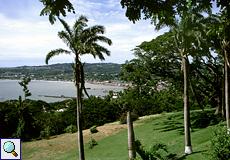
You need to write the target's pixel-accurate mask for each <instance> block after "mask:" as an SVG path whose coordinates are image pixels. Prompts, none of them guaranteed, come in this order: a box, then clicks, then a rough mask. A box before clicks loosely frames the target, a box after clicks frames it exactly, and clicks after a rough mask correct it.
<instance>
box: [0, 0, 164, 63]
mask: <svg viewBox="0 0 230 160" xmlns="http://www.w3.org/2000/svg"><path fill="white" fill-rule="evenodd" d="M10 1H12V2H13V0H10ZM20 2H21V3H22V4H26V3H28V5H25V6H26V7H27V8H23V5H22V6H20V7H18V8H17V6H7V5H6V4H5V5H6V7H9V8H12V7H13V8H14V13H15V14H14V15H15V17H14V15H13V14H9V13H8V12H7V10H6V9H5V10H1V6H0V21H1V22H3V23H2V24H1V25H0V30H1V38H0V59H1V63H0V67H11V66H15V65H27V64H31V63H32V62H34V63H35V64H36V65H39V64H40V65H44V59H45V56H46V54H47V53H48V52H49V51H50V50H52V49H56V48H64V49H68V48H67V47H66V45H65V44H64V43H63V42H62V41H61V40H60V39H59V38H58V36H57V32H58V31H61V30H63V29H64V28H63V26H62V25H61V23H60V22H58V21H57V22H56V23H55V24H54V25H51V24H50V23H49V20H48V16H39V14H40V11H41V9H42V8H43V5H42V4H41V3H40V2H39V1H36V2H35V1H33V2H32V1H29V0H21V1H20ZM71 2H72V3H73V5H74V8H75V11H76V14H75V15H74V14H72V13H68V14H67V17H64V18H63V19H64V20H65V21H66V22H67V23H68V24H69V25H70V26H71V27H72V25H73V23H74V21H75V20H76V18H77V17H79V16H80V15H81V14H83V15H86V16H87V17H88V19H89V22H88V25H89V26H92V25H103V26H105V28H106V33H105V35H104V36H106V37H108V38H110V39H111V40H112V41H113V45H112V46H108V45H104V44H103V46H105V47H106V48H108V49H109V50H110V51H111V56H110V57H107V56H105V58H106V61H104V62H115V63H124V62H125V60H127V59H128V60H130V59H131V58H133V57H134V56H133V54H132V51H130V50H131V49H133V48H135V47H136V46H137V45H139V44H140V43H141V42H143V41H146V40H147V41H149V40H151V39H152V38H155V37H156V36H157V35H159V34H160V33H161V32H155V31H154V26H153V25H151V24H150V21H139V22H137V23H136V24H133V23H132V22H131V21H129V20H128V19H127V18H126V17H125V10H122V7H121V5H120V1H118V0H101V1H97V2H96V1H93V0H84V1H83V0H72V1H71ZM12 4H13V3H12ZM25 6H24V7H25ZM17 14H18V16H16V15H17ZM22 59H23V60H22ZM10 60H11V61H10ZM14 60H18V62H17V63H15V61H14ZM82 60H83V61H85V62H90V63H92V62H100V60H98V59H96V60H95V59H94V58H93V57H92V56H90V55H87V56H83V57H82ZM3 61H4V63H2V62H3ZM5 61H9V63H6V62H5ZM72 61H73V56H67V55H60V56H56V57H54V58H52V59H51V60H50V63H64V62H72ZM3 64H4V65H6V64H7V66H4V65H3Z"/></svg>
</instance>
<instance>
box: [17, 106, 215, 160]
mask: <svg viewBox="0 0 230 160" xmlns="http://www.w3.org/2000/svg"><path fill="white" fill-rule="evenodd" d="M197 112H198V111H193V112H191V121H192V124H194V125H192V132H191V137H192V149H193V152H194V153H193V154H191V155H185V154H184V128H183V113H182V112H177V113H166V114H162V115H154V116H146V117H141V118H140V119H139V120H137V121H135V123H134V126H135V127H134V132H135V138H136V139H139V140H140V141H141V143H142V144H143V145H144V148H145V149H147V150H148V149H149V147H150V146H151V145H152V144H154V143H155V142H164V143H165V144H166V145H167V146H168V150H169V153H170V154H173V155H174V157H175V156H177V158H176V159H178V160H182V159H189V160H193V159H194V160H195V159H196V160H200V159H202V160H205V159H208V158H207V157H205V156H203V154H202V153H204V152H205V150H207V149H209V148H208V147H207V146H208V145H210V139H212V138H213V133H212V129H213V126H208V125H207V126H202V127H200V126H199V122H197V121H196V118H195V117H196V116H197V115H196V113H197ZM211 112H214V111H213V110H212V111H211ZM98 130H99V132H97V133H94V134H91V133H90V132H89V130H85V131H84V132H83V134H84V142H85V158H86V159H88V160H128V142H127V130H126V125H120V124H119V123H118V122H115V123H111V124H106V125H104V126H100V127H98ZM91 139H95V140H96V141H97V143H98V145H96V146H95V147H94V148H93V149H88V147H87V143H88V142H89V141H90V140H91ZM21 154H22V159H34V160H39V159H68V160H72V159H73V160H75V159H78V148H77V133H74V134H70V133H66V134H62V135H57V136H54V137H51V138H50V139H49V140H45V139H44V140H39V141H32V142H23V143H22V153H21ZM138 159H140V157H139V155H138Z"/></svg>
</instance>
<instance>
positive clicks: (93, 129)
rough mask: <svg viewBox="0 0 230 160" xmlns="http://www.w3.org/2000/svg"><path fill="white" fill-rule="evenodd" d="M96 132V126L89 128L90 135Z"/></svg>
mask: <svg viewBox="0 0 230 160" xmlns="http://www.w3.org/2000/svg"><path fill="white" fill-rule="evenodd" d="M97 132H98V130H97V126H93V127H91V128H90V133H97Z"/></svg>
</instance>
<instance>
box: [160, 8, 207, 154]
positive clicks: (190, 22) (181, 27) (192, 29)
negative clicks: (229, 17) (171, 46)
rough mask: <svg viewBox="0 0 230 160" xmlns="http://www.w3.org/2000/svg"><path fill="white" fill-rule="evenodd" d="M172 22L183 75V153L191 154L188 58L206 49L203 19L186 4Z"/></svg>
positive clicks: (171, 28) (197, 11)
mask: <svg viewBox="0 0 230 160" xmlns="http://www.w3.org/2000/svg"><path fill="white" fill-rule="evenodd" d="M174 22H175V23H174V24H172V25H171V26H170V30H171V31H172V32H173V33H174V37H175V43H176V47H177V50H178V53H179V54H180V56H181V59H182V66H181V70H182V71H183V74H184V128H185V153H186V154H191V153H192V146H191V136H190V109H189V95H188V89H189V69H188V65H189V59H188V56H189V55H190V56H194V53H193V51H194V50H197V49H200V48H202V47H203V48H202V49H203V51H204V49H208V48H207V47H206V46H205V45H204V43H203V38H204V37H205V36H206V34H205V30H204V23H205V19H204V17H203V15H202V14H201V13H200V11H199V10H196V9H195V8H192V7H191V5H190V4H188V5H187V7H186V9H185V10H184V11H183V12H182V15H181V19H180V21H178V20H174ZM160 28H161V26H160V25H159V26H157V29H160ZM195 46H196V47H195ZM206 51H207V50H206ZM204 53H205V52H204ZM200 56H201V55H200Z"/></svg>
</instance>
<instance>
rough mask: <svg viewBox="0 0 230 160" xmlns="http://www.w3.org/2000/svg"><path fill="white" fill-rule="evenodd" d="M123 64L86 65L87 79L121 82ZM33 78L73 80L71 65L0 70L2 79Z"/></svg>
mask: <svg viewBox="0 0 230 160" xmlns="http://www.w3.org/2000/svg"><path fill="white" fill-rule="evenodd" d="M120 70H121V64H116V63H86V64H85V65H84V71H85V78H87V80H89V81H93V80H96V81H112V80H119V76H118V74H119V72H120ZM22 77H31V78H32V79H36V80H62V81H63V80H68V81H69V80H72V79H73V69H72V66H71V63H63V64H53V65H44V66H21V67H15V68H0V79H21V78H22Z"/></svg>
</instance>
